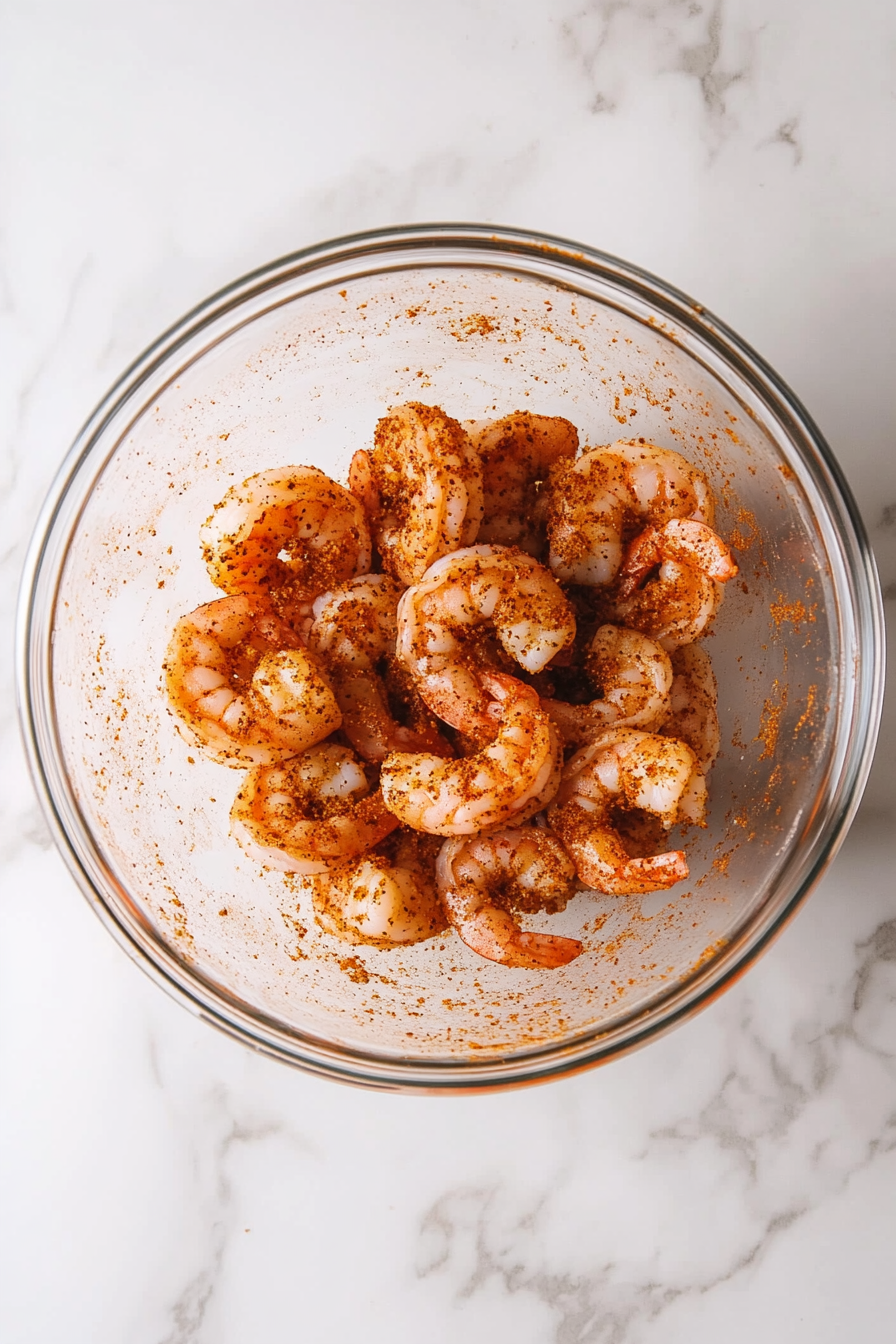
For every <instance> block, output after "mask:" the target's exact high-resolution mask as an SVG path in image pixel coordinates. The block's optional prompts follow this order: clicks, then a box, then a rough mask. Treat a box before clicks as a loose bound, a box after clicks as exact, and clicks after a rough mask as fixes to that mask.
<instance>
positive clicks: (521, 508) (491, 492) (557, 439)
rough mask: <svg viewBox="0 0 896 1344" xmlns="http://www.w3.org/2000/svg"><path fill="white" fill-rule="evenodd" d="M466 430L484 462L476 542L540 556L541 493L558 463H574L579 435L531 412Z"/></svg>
mask: <svg viewBox="0 0 896 1344" xmlns="http://www.w3.org/2000/svg"><path fill="white" fill-rule="evenodd" d="M466 428H467V429H468V430H469V433H470V438H471V439H472V442H473V447H474V448H475V449H476V451H477V452H478V454H479V457H480V460H481V462H482V495H483V513H482V522H481V524H480V527H479V535H478V538H477V539H478V540H479V541H481V542H497V543H499V544H500V545H503V546H519V547H520V549H521V550H523V551H528V553H529V554H530V555H535V556H539V555H540V554H541V552H542V551H543V549H544V543H545V536H544V519H543V517H542V516H541V513H542V511H541V510H540V509H539V489H538V487H539V485H540V484H541V482H542V481H544V479H545V478H546V476H547V474H548V469H549V468H550V467H552V466H553V465H554V464H555V463H556V462H559V461H561V460H563V459H564V458H574V457H575V455H576V453H577V452H578V448H579V434H578V430H577V429H576V427H575V425H573V424H571V423H570V421H569V420H564V419H563V417H562V416H560V415H531V414H530V413H529V412H528V411H514V412H513V414H512V415H505V416H504V418H503V420H492V421H486V422H482V421H468V422H467V425H466Z"/></svg>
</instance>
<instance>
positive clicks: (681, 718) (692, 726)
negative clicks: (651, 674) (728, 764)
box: [660, 644, 721, 775]
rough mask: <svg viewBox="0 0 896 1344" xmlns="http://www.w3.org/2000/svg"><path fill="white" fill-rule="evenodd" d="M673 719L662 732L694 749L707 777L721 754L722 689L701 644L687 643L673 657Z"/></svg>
mask: <svg viewBox="0 0 896 1344" xmlns="http://www.w3.org/2000/svg"><path fill="white" fill-rule="evenodd" d="M672 672H673V680H672V689H671V692H670V695H669V711H670V712H669V716H668V718H667V719H666V720H665V722H664V723H663V726H662V728H661V729H660V732H662V733H663V734H664V735H665V736H667V737H677V738H678V739H679V741H680V742H684V743H686V745H687V746H689V747H690V748H691V751H693V753H694V755H695V756H696V757H697V760H698V762H699V765H700V769H701V770H702V771H703V773H704V775H705V774H708V773H709V771H710V769H711V768H712V765H713V763H714V761H715V759H716V756H718V754H719V745H720V742H721V735H720V733H719V715H718V711H717V709H716V705H717V703H718V688H717V686H716V679H715V675H714V673H713V670H712V663H711V661H710V657H709V654H708V653H707V652H706V650H705V649H703V648H701V647H700V645H699V644H685V645H684V646H683V647H682V648H680V649H676V650H675V652H674V653H673V654H672Z"/></svg>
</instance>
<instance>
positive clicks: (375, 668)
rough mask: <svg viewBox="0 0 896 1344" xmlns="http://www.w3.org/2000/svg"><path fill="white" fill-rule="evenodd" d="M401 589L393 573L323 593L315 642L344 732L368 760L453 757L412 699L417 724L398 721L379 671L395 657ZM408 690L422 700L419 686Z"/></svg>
mask: <svg viewBox="0 0 896 1344" xmlns="http://www.w3.org/2000/svg"><path fill="white" fill-rule="evenodd" d="M401 591H402V590H401V585H400V584H399V583H397V582H396V580H395V579H392V578H390V577H389V576H388V575H387V574H363V575H361V576H360V577H359V578H356V579H352V580H351V582H350V583H347V584H344V585H343V586H342V587H341V588H336V589H334V590H333V591H332V592H329V593H323V594H322V595H321V596H320V597H318V598H317V599H316V601H315V603H314V607H313V611H314V624H313V625H312V626H311V630H310V633H309V635H308V643H309V646H310V647H311V648H312V649H313V650H314V651H315V652H316V653H317V654H318V655H319V656H320V657H321V659H322V660H323V662H324V664H325V666H326V668H327V671H328V672H329V674H330V677H331V681H332V684H333V689H334V692H335V695H336V700H337V702H338V704H339V708H340V710H341V711H342V727H343V730H344V731H345V734H346V736H347V737H348V739H349V741H350V742H351V744H352V746H353V747H354V748H355V750H356V751H357V752H358V753H359V754H360V755H361V756H363V757H364V759H365V760H366V761H382V760H384V759H385V758H386V756H388V754H389V752H390V751H434V752H437V753H441V754H442V755H445V756H450V755H452V750H451V747H450V746H449V745H448V743H447V742H446V741H445V739H444V738H443V737H442V736H441V734H440V733H439V732H438V730H437V729H436V728H435V726H434V724H433V722H432V720H430V721H429V722H427V716H426V715H425V714H423V713H421V712H419V711H420V708H421V707H419V706H415V705H413V703H412V706H411V712H412V713H414V711H415V710H416V711H417V712H416V713H414V718H415V719H416V723H415V724H414V726H412V727H405V726H404V725H402V724H400V723H398V722H397V720H396V719H395V717H394V715H393V713H392V711H391V709H390V707H389V700H388V696H387V691H386V684H385V682H384V680H383V677H382V676H381V675H380V671H379V669H380V666H381V664H382V663H383V661H384V660H386V659H388V658H390V657H394V653H395V636H396V610H397V607H398V599H399V597H400V596H401ZM391 681H394V678H390V682H391ZM408 689H409V690H410V698H412V699H414V700H415V699H417V697H416V696H415V695H414V692H413V689H412V688H408ZM404 698H405V699H407V698H409V697H408V696H405V697H404Z"/></svg>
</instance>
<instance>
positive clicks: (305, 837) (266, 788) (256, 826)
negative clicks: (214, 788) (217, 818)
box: [230, 742, 398, 874]
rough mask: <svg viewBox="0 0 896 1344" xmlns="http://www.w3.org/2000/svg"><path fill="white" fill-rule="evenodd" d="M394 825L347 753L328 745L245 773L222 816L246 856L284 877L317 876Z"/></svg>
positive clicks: (355, 854) (359, 852)
mask: <svg viewBox="0 0 896 1344" xmlns="http://www.w3.org/2000/svg"><path fill="white" fill-rule="evenodd" d="M397 825H398V822H397V820H396V818H395V817H394V816H393V815H392V813H391V812H389V811H388V810H387V808H386V807H385V805H384V803H383V797H382V794H381V793H380V791H379V789H377V790H376V791H375V792H373V793H371V792H370V786H369V784H368V781H367V776H366V774H365V773H364V770H363V768H362V766H361V763H360V762H359V761H358V760H357V758H356V757H355V754H354V752H352V751H351V750H350V748H348V747H340V746H338V745H336V744H335V743H332V742H327V743H323V744H321V745H319V746H316V747H312V748H311V749H310V750H309V751H306V752H304V753H303V754H302V755H301V756H297V757H296V758H295V759H294V760H291V761H287V762H285V763H284V764H282V765H274V766H270V765H268V766H260V767H259V768H258V769H256V770H252V771H250V772H249V774H248V776H247V777H246V780H245V783H244V784H243V787H242V788H241V789H240V791H239V793H238V794H237V796H236V801H235V802H234V804H233V807H232V808H231V811H230V833H231V835H232V836H233V837H234V839H236V840H237V841H238V842H239V844H240V846H241V847H242V849H243V850H244V851H245V852H246V853H247V854H248V855H249V857H250V858H252V859H257V860H259V862H261V863H266V864H268V865H269V866H270V867H272V868H279V869H281V870H282V871H283V872H289V873H305V874H309V873H325V872H327V871H328V870H329V869H331V868H335V867H336V866H337V865H339V864H340V863H345V862H346V861H347V860H348V859H354V858H358V857H359V856H360V855H362V854H364V853H365V851H366V850H368V849H371V848H372V847H373V846H374V845H376V844H378V843H379V841H380V840H383V839H385V837H386V836H387V835H388V834H389V832H390V831H394V830H395V827H396V826H397Z"/></svg>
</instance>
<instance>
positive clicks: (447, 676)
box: [396, 546, 576, 734]
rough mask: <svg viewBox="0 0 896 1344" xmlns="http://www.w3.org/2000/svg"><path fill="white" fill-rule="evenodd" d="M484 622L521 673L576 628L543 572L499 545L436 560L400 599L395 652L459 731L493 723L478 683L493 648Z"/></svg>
mask: <svg viewBox="0 0 896 1344" xmlns="http://www.w3.org/2000/svg"><path fill="white" fill-rule="evenodd" d="M487 625H491V626H492V627H493V629H494V632H495V634H496V635H497V637H498V640H499V641H500V643H501V645H502V646H503V648H504V650H505V651H506V652H507V653H508V654H510V656H511V658H513V659H515V660H516V662H517V663H519V665H520V666H521V667H523V668H524V669H525V670H526V671H527V672H540V671H541V670H542V669H543V668H544V667H546V666H547V664H548V663H549V662H550V661H551V659H552V658H554V657H555V656H556V655H557V653H559V652H560V651H561V650H562V649H565V648H566V647H567V646H568V645H570V644H571V643H572V641H573V639H574V637H575V629H576V623H575V617H574V615H573V613H572V608H571V607H570V605H569V602H568V601H567V599H566V597H565V596H564V594H563V592H562V590H561V589H560V587H559V585H558V584H557V582H556V580H555V579H554V578H553V577H552V575H551V574H550V573H549V571H548V570H547V569H545V568H544V566H543V565H540V564H538V562H537V561H536V560H533V559H532V557H531V556H528V555H525V554H523V553H522V552H519V551H512V550H508V549H506V548H504V547H501V546H469V547H467V548H466V549H464V550H460V551H455V553H454V554H453V555H449V556H445V557H444V558H443V559H442V560H437V561H436V563H435V564H434V565H431V566H430V568H429V569H428V570H427V571H426V573H425V574H424V576H423V578H422V580H421V581H420V583H418V584H415V585H414V586H413V587H411V588H408V590H407V591H406V592H405V594H404V596H403V597H402V599H401V601H400V603H399V605H398V642H397V644H396V652H397V654H398V657H399V658H400V659H401V660H402V662H403V663H404V664H405V666H406V667H407V668H408V670H409V671H410V672H411V673H412V675H413V677H414V679H415V681H416V684H417V687H418V689H419V691H420V695H421V696H422V698H423V699H424V700H425V702H426V704H427V705H428V706H429V708H430V709H431V710H432V711H433V713H435V714H437V715H438V716H439V718H440V719H444V721H445V722H446V723H449V724H451V726H452V727H454V728H459V729H461V730H462V731H463V732H468V733H469V732H477V731H478V732H479V733H485V734H488V733H489V732H490V731H492V730H493V729H494V722H493V718H492V715H491V714H490V712H489V708H488V706H489V700H488V696H487V694H486V692H485V690H484V688H483V686H482V671H483V669H484V668H487V667H488V664H489V662H490V661H492V660H493V659H494V657H495V656H496V652H497V651H496V650H495V649H494V648H489V647H488V645H487V644H485V643H484V641H483V638H482V637H483V634H484V633H485V630H484V628H483V627H486V626H487Z"/></svg>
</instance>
